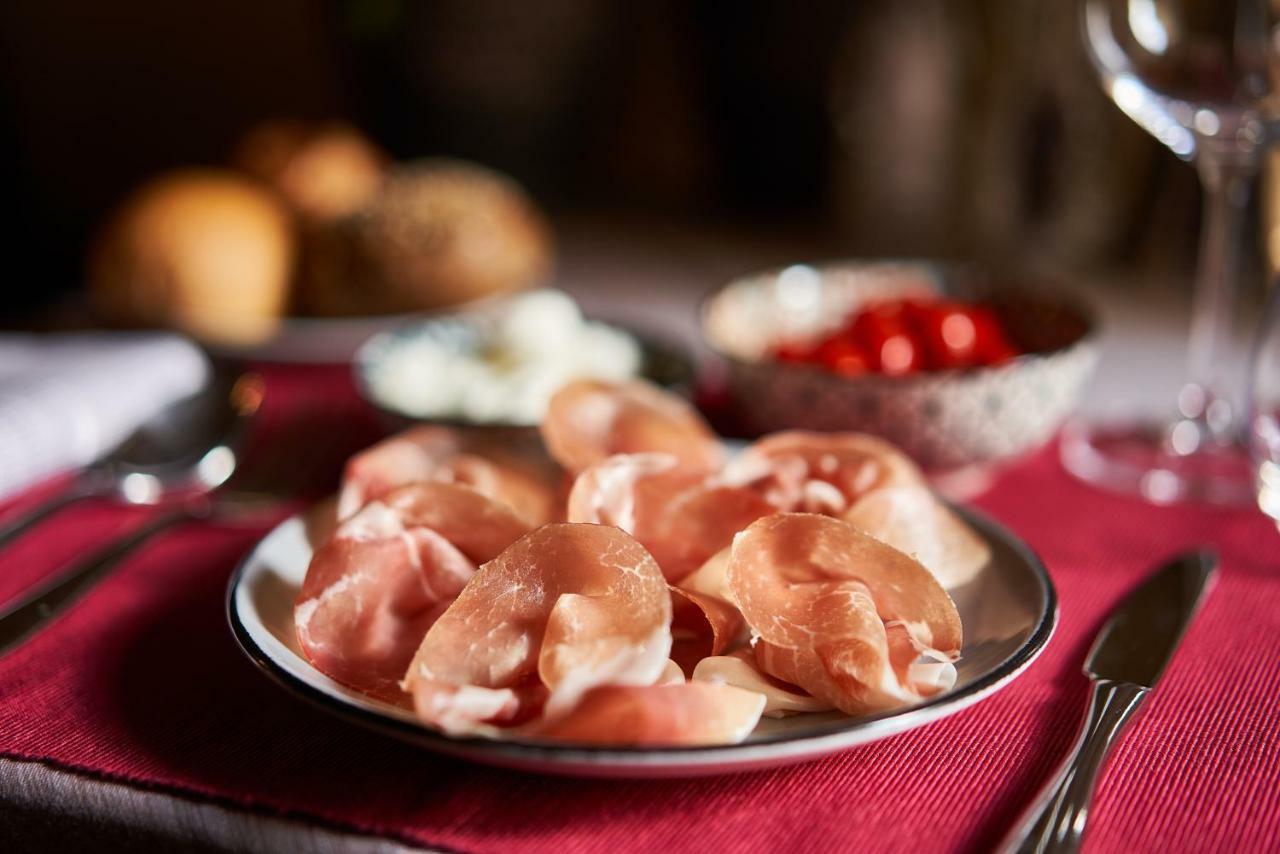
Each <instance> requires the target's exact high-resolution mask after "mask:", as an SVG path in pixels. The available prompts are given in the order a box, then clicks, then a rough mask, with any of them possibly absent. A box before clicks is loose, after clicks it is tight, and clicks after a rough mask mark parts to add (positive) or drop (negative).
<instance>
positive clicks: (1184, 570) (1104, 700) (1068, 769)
mask: <svg viewBox="0 0 1280 854" xmlns="http://www.w3.org/2000/svg"><path fill="white" fill-rule="evenodd" d="M1217 569H1218V558H1217V556H1216V555H1215V554H1213V553H1212V552H1209V551H1194V552H1187V553H1186V554H1182V555H1179V556H1178V557H1176V558H1174V559H1173V560H1171V561H1169V562H1168V563H1166V564H1165V565H1164V566H1162V567H1161V568H1160V569H1159V570H1157V571H1156V572H1155V573H1154V574H1153V575H1152V576H1151V577H1150V578H1148V579H1147V580H1146V581H1144V582H1143V583H1142V584H1141V585H1140V586H1139V587H1138V588H1137V589H1136V590H1134V591H1133V592H1132V593H1130V594H1129V596H1128V598H1127V599H1125V601H1124V602H1123V603H1122V604H1121V605H1120V607H1119V608H1118V609H1117V610H1116V611H1115V612H1114V613H1113V614H1112V615H1111V618H1110V619H1109V620H1107V623H1106V625H1104V626H1103V627H1102V631H1101V632H1100V633H1099V634H1098V638H1097V640H1095V641H1094V643H1093V649H1091V650H1090V651H1089V657H1088V658H1086V659H1085V663H1084V675H1085V676H1088V677H1089V679H1090V680H1091V681H1092V683H1093V693H1092V696H1091V697H1090V700H1089V711H1088V714H1087V715H1086V716H1085V722H1084V726H1083V727H1082V728H1081V730H1080V734H1079V735H1078V736H1077V737H1076V741H1075V744H1074V745H1073V746H1072V748H1071V752H1070V753H1069V754H1068V755H1067V758H1066V759H1065V760H1064V761H1063V763H1062V765H1061V766H1060V767H1059V768H1058V770H1057V772H1056V773H1055V774H1054V775H1053V776H1052V777H1051V778H1050V780H1049V782H1048V783H1047V784H1046V785H1045V787H1044V789H1042V790H1041V792H1040V795H1039V797H1037V798H1036V800H1035V801H1034V802H1033V803H1032V805H1031V807H1030V808H1029V809H1028V810H1027V811H1026V812H1025V813H1023V814H1022V817H1021V818H1019V819H1018V822H1017V823H1016V824H1015V825H1014V828H1013V830H1012V831H1011V832H1010V833H1009V834H1008V835H1007V836H1006V837H1005V838H1004V841H1003V842H1002V843H1001V844H1000V846H999V849H998V850H1000V851H1001V852H1004V854H1010V852H1020V854H1021V852H1036V854H1047V853H1048V852H1065V851H1076V850H1078V849H1079V847H1080V840H1081V839H1082V838H1083V836H1084V829H1085V823H1086V821H1087V820H1088V817H1089V802H1090V800H1091V799H1092V797H1093V786H1094V782H1095V781H1096V780H1097V778H1098V772H1099V771H1101V770H1102V766H1103V764H1104V763H1105V762H1106V759H1107V754H1108V752H1109V751H1110V750H1111V746H1112V745H1113V744H1115V742H1116V741H1117V740H1118V739H1119V737H1120V734H1121V733H1122V732H1123V730H1124V727H1125V724H1126V723H1128V721H1129V719H1130V718H1131V717H1132V716H1133V713H1134V712H1136V711H1137V710H1138V707H1139V706H1141V705H1142V701H1143V699H1144V698H1145V697H1146V696H1147V694H1148V693H1149V692H1150V691H1151V689H1152V688H1154V687H1155V685H1156V683H1157V682H1158V681H1160V674H1161V673H1163V672H1164V667H1165V665H1166V664H1167V663H1168V661H1169V658H1170V657H1171V656H1172V655H1173V651H1174V649H1176V648H1177V646H1178V642H1179V641H1180V640H1182V635H1183V633H1184V632H1185V631H1186V629H1187V626H1188V625H1189V624H1190V622H1191V618H1192V617H1193V616H1195V613H1196V609H1197V608H1199V607H1200V603H1201V602H1202V601H1203V600H1204V597H1205V594H1206V593H1207V592H1208V591H1209V588H1210V586H1211V585H1212V582H1213V579H1214V577H1215V575H1216V573H1217Z"/></svg>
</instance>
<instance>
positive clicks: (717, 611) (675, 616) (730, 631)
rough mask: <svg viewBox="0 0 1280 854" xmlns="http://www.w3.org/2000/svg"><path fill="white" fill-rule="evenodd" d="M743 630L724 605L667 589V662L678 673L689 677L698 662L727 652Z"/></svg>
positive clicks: (733, 610)
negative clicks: (669, 591)
mask: <svg viewBox="0 0 1280 854" xmlns="http://www.w3.org/2000/svg"><path fill="white" fill-rule="evenodd" d="M744 626H745V624H744V623H743V621H742V615H741V614H739V613H738V609H737V608H735V607H733V606H732V605H730V604H729V603H728V602H725V601H723V600H720V599H717V598H716V597H714V596H705V595H703V594H700V593H693V592H690V591H687V590H681V589H680V588H679V587H672V588H671V659H672V661H673V662H675V663H676V664H677V665H678V666H679V667H680V668H681V672H683V673H686V674H690V675H692V673H693V670H694V668H695V667H696V666H697V664H698V662H699V661H701V660H702V659H704V658H706V657H707V656H710V655H720V654H722V653H725V652H727V651H728V650H729V649H731V648H732V647H733V646H734V645H735V644H736V643H737V641H738V636H739V634H740V631H741V629H742V628H743V627H744Z"/></svg>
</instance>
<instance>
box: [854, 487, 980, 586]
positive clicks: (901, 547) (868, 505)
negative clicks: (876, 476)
mask: <svg viewBox="0 0 1280 854" xmlns="http://www.w3.org/2000/svg"><path fill="white" fill-rule="evenodd" d="M842 518H844V520H845V521H847V522H849V523H851V524H852V525H854V526H855V527H857V528H861V529H862V530H863V531H866V532H867V533H868V534H871V535H872V536H873V537H875V538H876V539H878V540H881V541H882V542H885V543H888V544H889V545H891V546H893V547H894V548H895V549H897V550H898V551H901V552H906V553H907V554H909V555H911V556H912V557H914V558H915V559H916V560H918V561H920V562H921V563H922V564H924V565H925V567H926V568H927V569H928V570H929V571H930V572H932V573H933V575H934V577H935V578H937V579H938V581H939V582H940V583H941V584H942V586H943V587H946V588H948V589H951V588H955V587H959V586H960V585H962V584H965V583H966V582H968V581H971V580H972V579H973V577H974V576H975V575H977V574H978V571H979V570H981V569H982V568H983V567H984V566H986V565H987V562H988V561H989V560H990V559H991V550H990V548H988V547H987V544H986V543H985V542H983V541H982V538H980V537H979V536H978V535H977V534H975V533H974V532H973V530H972V529H971V528H970V527H969V526H968V525H966V524H965V523H964V522H963V521H962V520H960V519H959V518H958V517H957V516H956V514H955V513H953V512H951V510H950V509H949V508H948V507H947V506H946V505H945V504H943V503H942V502H941V501H939V500H938V499H937V497H936V496H935V495H934V494H933V492H932V491H930V489H929V488H928V487H927V486H923V485H916V486H890V487H885V488H883V489H877V490H873V491H871V492H869V493H867V494H866V495H864V496H862V497H861V498H859V499H858V500H857V501H856V502H854V504H853V506H852V507H850V508H849V509H848V510H846V511H845V512H844V514H843V517H842Z"/></svg>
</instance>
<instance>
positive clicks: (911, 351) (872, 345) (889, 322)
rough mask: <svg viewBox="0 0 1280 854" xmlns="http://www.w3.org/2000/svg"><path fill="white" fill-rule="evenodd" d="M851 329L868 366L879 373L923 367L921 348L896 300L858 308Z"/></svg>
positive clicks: (902, 372)
mask: <svg viewBox="0 0 1280 854" xmlns="http://www.w3.org/2000/svg"><path fill="white" fill-rule="evenodd" d="M852 332H853V338H854V340H855V341H857V342H858V344H860V345H861V346H862V349H863V350H865V351H866V353H867V355H868V357H869V358H870V362H871V366H872V367H873V368H874V369H875V370H877V371H879V372H880V373H882V374H885V375H887V376H891V377H897V376H902V375H904V374H910V373H913V372H915V371H918V370H920V369H921V368H923V367H924V353H923V350H922V348H921V347H920V344H919V342H918V341H917V340H916V338H915V336H913V335H912V334H911V329H910V327H909V326H907V323H906V320H905V318H904V317H903V313H902V306H901V304H900V303H898V304H895V305H893V306H891V307H883V306H882V307H877V308H872V309H868V310H866V311H863V312H861V313H860V314H858V316H857V317H855V318H854V321H853V327H852Z"/></svg>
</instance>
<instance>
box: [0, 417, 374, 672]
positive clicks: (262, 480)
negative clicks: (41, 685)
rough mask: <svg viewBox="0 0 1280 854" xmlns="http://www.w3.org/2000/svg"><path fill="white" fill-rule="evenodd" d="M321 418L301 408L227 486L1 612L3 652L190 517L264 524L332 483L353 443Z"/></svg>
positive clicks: (176, 504) (193, 498)
mask: <svg viewBox="0 0 1280 854" xmlns="http://www.w3.org/2000/svg"><path fill="white" fill-rule="evenodd" d="M320 420H321V419H320V418H313V417H309V416H308V414H306V413H304V414H302V415H301V416H300V417H299V418H298V421H299V422H300V429H296V430H281V431H278V432H277V435H276V437H275V440H274V441H273V442H269V443H265V444H264V445H263V446H261V447H259V448H257V449H256V452H255V449H249V451H250V453H249V454H248V462H247V463H246V464H244V465H241V466H240V467H239V468H237V470H236V472H235V475H234V477H233V478H230V479H229V480H227V482H226V485H225V486H223V487H221V488H219V489H217V490H216V491H211V492H207V493H195V494H192V495H187V496H185V497H183V498H182V499H181V500H178V501H172V502H169V503H168V505H167V506H166V509H165V510H163V511H162V512H160V513H158V514H157V515H155V516H154V517H153V518H151V519H150V520H148V521H147V522H145V523H144V524H142V525H141V526H139V527H138V528H136V529H134V530H133V531H130V532H129V533H127V534H125V535H124V536H122V537H120V538H119V539H117V540H115V541H114V542H111V543H109V544H107V545H106V546H103V547H102V548H100V549H98V550H97V551H95V552H94V553H92V554H91V555H89V556H88V557H87V558H85V559H84V560H82V561H80V562H78V563H76V564H74V565H73V566H72V567H70V568H69V569H67V570H65V571H63V572H60V573H58V574H57V575H56V576H55V577H54V578H53V579H52V580H51V581H49V582H48V583H46V584H44V585H42V586H40V587H38V588H37V589H36V590H34V591H32V592H30V593H28V594H27V595H26V596H24V597H22V598H21V599H20V600H18V601H17V602H15V603H13V604H12V605H10V606H9V607H7V608H5V609H4V610H3V611H0V655H3V654H4V653H6V652H8V651H9V650H10V649H12V648H14V647H15V646H17V645H19V644H20V643H22V642H23V641H24V640H26V639H27V638H28V637H30V636H31V635H32V634H33V633H35V632H36V631H38V630H39V629H40V628H42V627H43V626H44V625H45V624H46V623H48V622H49V621H51V620H52V619H54V618H55V617H57V616H58V615H59V614H61V613H62V612H63V611H64V610H65V609H66V608H67V607H68V606H69V605H71V604H72V603H74V602H75V601H76V600H77V599H79V598H80V597H81V596H82V595H84V594H85V593H86V592H87V591H88V590H90V589H91V588H92V587H93V586H94V585H95V584H97V583H98V582H99V581H101V580H102V579H103V578H104V577H105V576H106V575H107V574H108V573H109V572H110V571H111V570H112V569H114V568H115V567H116V566H118V565H119V564H120V562H121V561H122V560H123V559H124V558H125V557H126V556H128V555H129V554H130V553H132V552H133V550H134V549H136V548H138V547H139V546H141V545H143V544H144V543H146V542H147V541H148V540H150V539H151V538H152V537H154V536H156V535H157V534H159V533H161V532H162V531H165V530H167V529H169V528H172V527H173V526H175V525H178V524H180V523H183V522H190V521H209V522H219V523H228V524H260V523H262V522H264V521H267V520H270V519H272V518H274V515H275V514H276V513H277V512H278V511H279V509H280V507H281V506H282V504H283V503H284V502H286V501H288V500H290V499H292V498H296V497H300V496H309V495H314V494H316V493H317V492H318V491H319V490H322V489H325V488H331V486H332V484H331V483H329V481H330V478H331V476H332V475H334V474H335V473H336V471H337V465H338V463H339V462H340V459H341V458H342V457H340V456H338V454H337V451H339V450H349V449H348V448H345V446H344V445H343V441H344V437H342V436H341V434H340V433H338V432H336V431H332V430H326V429H323V428H321V429H315V425H317V424H318V423H319V422H320ZM308 428H310V429H308ZM304 431H305V432H304Z"/></svg>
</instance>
